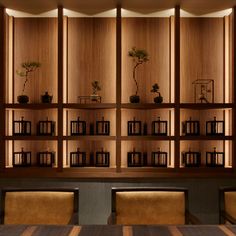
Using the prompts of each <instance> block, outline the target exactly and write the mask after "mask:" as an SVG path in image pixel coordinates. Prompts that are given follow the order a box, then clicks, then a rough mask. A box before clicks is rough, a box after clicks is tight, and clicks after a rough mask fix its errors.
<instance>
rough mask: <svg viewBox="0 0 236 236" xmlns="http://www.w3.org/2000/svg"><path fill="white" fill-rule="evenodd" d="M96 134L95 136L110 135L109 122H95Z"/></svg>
mask: <svg viewBox="0 0 236 236" xmlns="http://www.w3.org/2000/svg"><path fill="white" fill-rule="evenodd" d="M96 134H97V135H110V121H107V120H104V117H102V120H100V121H96Z"/></svg>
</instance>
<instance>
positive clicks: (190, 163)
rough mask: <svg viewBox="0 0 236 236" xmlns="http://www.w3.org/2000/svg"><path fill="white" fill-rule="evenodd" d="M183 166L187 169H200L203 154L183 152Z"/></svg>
mask: <svg viewBox="0 0 236 236" xmlns="http://www.w3.org/2000/svg"><path fill="white" fill-rule="evenodd" d="M182 158H183V164H184V166H185V167H199V166H200V165H201V153H200V152H192V151H190V150H189V151H188V152H183V153H182Z"/></svg>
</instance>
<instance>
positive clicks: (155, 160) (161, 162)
mask: <svg viewBox="0 0 236 236" xmlns="http://www.w3.org/2000/svg"><path fill="white" fill-rule="evenodd" d="M152 166H154V167H167V152H162V151H160V149H159V150H158V151H157V152H152Z"/></svg>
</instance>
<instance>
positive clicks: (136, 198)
mask: <svg viewBox="0 0 236 236" xmlns="http://www.w3.org/2000/svg"><path fill="white" fill-rule="evenodd" d="M116 223H117V224H184V223H185V194H184V192H171V191H170V192H168V191H146V192H145V191H142V192H141V191H137V192H133V191H132V192H117V193H116Z"/></svg>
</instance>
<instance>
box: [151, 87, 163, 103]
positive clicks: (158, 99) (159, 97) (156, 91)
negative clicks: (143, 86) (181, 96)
mask: <svg viewBox="0 0 236 236" xmlns="http://www.w3.org/2000/svg"><path fill="white" fill-rule="evenodd" d="M151 92H152V93H157V94H158V96H157V97H155V98H154V102H155V103H162V101H163V97H162V96H161V93H160V92H159V85H158V84H157V83H155V84H153V85H152V89H151Z"/></svg>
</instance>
